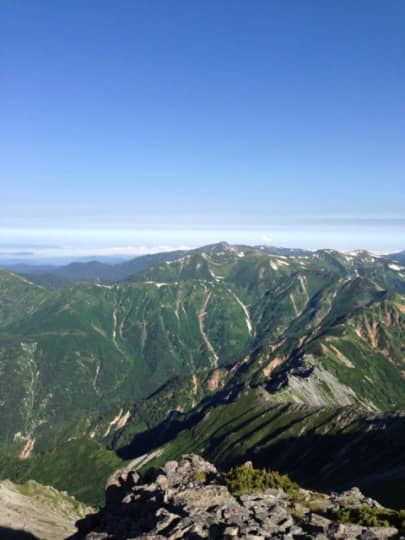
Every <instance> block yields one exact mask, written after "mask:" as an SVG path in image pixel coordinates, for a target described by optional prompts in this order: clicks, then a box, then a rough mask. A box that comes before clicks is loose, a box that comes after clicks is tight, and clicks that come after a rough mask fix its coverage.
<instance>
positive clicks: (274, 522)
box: [72, 454, 398, 540]
mask: <svg viewBox="0 0 405 540" xmlns="http://www.w3.org/2000/svg"><path fill="white" fill-rule="evenodd" d="M362 505H363V506H364V505H367V506H368V507H369V508H371V509H373V508H376V509H377V508H381V507H380V506H379V505H378V503H377V502H375V501H373V500H372V499H368V498H366V497H364V496H363V495H362V494H361V492H360V491H359V490H358V489H357V488H353V489H352V490H350V491H348V492H345V493H343V494H332V495H329V496H326V495H322V494H317V493H313V492H310V491H307V490H302V489H301V490H300V489H298V491H296V492H294V494H292V493H287V492H285V491H284V490H282V489H267V490H265V491H263V492H258V493H254V494H249V495H242V496H239V497H236V496H233V495H232V494H231V493H230V491H229V490H228V487H227V485H226V482H225V478H224V477H223V476H222V475H221V474H220V473H219V472H218V471H217V469H216V468H215V467H214V466H213V465H212V464H210V463H208V462H206V461H205V460H203V459H202V458H201V457H199V456H198V455H195V454H189V455H185V456H183V457H182V458H181V459H180V460H179V461H169V462H167V463H166V464H165V466H164V467H162V468H161V469H159V470H157V471H154V472H153V473H150V474H149V477H144V478H141V477H140V476H139V474H138V473H137V472H136V471H134V470H128V469H126V470H122V471H117V472H116V473H115V474H114V475H113V477H112V478H111V479H110V481H109V483H108V485H107V491H106V505H105V507H104V509H102V510H101V511H100V512H98V513H97V514H93V515H89V516H87V517H86V518H85V519H83V520H81V521H79V522H78V523H77V527H78V532H77V533H76V534H75V535H74V536H73V537H72V540H73V539H75V540H78V539H85V540H107V539H109V540H121V539H133V540H135V539H139V540H141V539H142V540H160V539H164V538H168V539H170V540H176V539H181V538H185V539H190V540H199V539H203V538H209V539H224V540H226V539H227V540H232V539H235V540H236V539H239V538H240V539H246V540H265V539H269V538H279V539H281V538H284V539H291V540H293V539H300V540H306V539H311V538H317V539H319V540H321V539H359V540H360V539H361V540H372V539H385V538H395V537H398V530H397V529H396V528H395V527H365V526H362V525H355V524H350V523H346V524H341V523H339V522H338V521H336V520H333V519H331V518H330V516H331V515H337V513H336V512H337V511H339V510H341V509H342V508H344V509H347V508H360V507H362ZM333 512H335V513H333ZM328 516H329V517H328Z"/></svg>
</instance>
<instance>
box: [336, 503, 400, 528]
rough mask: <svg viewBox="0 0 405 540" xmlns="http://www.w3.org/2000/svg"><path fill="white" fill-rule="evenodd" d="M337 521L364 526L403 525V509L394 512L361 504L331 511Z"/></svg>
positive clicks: (398, 526)
mask: <svg viewBox="0 0 405 540" xmlns="http://www.w3.org/2000/svg"><path fill="white" fill-rule="evenodd" d="M331 517H332V518H333V519H334V520H336V521H338V522H339V523H355V524H358V525H363V526H365V527H390V526H392V527H397V528H400V529H401V528H404V527H405V510H400V511H399V512H395V511H393V510H388V509H386V508H373V507H371V506H367V505H361V506H359V507H357V508H340V509H339V510H335V511H333V512H331Z"/></svg>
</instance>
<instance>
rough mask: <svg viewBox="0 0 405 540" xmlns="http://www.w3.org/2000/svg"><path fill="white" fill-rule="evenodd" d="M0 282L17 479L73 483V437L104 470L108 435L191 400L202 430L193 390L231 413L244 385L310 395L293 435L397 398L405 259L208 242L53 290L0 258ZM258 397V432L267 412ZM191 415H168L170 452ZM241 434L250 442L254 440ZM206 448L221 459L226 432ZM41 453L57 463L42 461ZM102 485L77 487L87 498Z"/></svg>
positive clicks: (1, 445) (0, 385) (296, 399)
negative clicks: (122, 274) (125, 272)
mask: <svg viewBox="0 0 405 540" xmlns="http://www.w3.org/2000/svg"><path fill="white" fill-rule="evenodd" d="M179 255H180V256H179ZM0 295H1V296H0V299H1V300H2V301H1V304H0V323H1V324H0V396H1V400H0V413H1V418H2V423H1V426H0V449H1V452H2V454H3V455H4V456H5V457H4V459H3V462H2V463H3V466H2V467H1V469H2V470H3V471H4V470H5V469H6V465H5V464H6V463H7V460H9V462H10V460H14V461H13V463H14V462H15V466H13V467H14V469H13V470H14V471H15V473H14V474H15V479H17V480H18V481H19V480H21V481H22V480H25V479H28V478H30V477H33V478H36V479H37V480H39V481H43V482H45V483H47V482H48V480H49V483H52V482H54V484H55V485H56V487H58V488H61V489H68V490H69V488H70V489H71V492H72V493H74V494H76V495H77V494H78V493H79V495H80V489H79V486H78V485H77V484H75V481H74V480H73V483H70V484H69V482H67V483H66V484H63V485H62V484H61V483H60V481H59V480H57V478H58V473H57V471H58V470H59V468H60V467H62V465H61V464H62V463H63V464H64V465H63V467H66V466H68V465H67V463H68V462H69V460H75V459H76V458H75V457H74V456H76V457H77V456H78V455H83V454H82V453H81V451H80V450H79V448H81V446H82V445H83V444H84V445H85V446H86V448H87V450H86V452H87V454H86V455H87V456H88V458H86V459H89V460H91V456H92V455H93V453H94V455H95V454H96V453H97V452H98V453H100V452H101V454H100V455H103V456H104V457H103V459H104V458H105V462H106V464H107V465H106V467H104V468H101V469H100V475H99V477H98V479H96V482H99V479H102V478H104V480H105V475H106V474H107V471H111V470H112V468H113V467H114V464H115V465H116V466H118V465H117V464H116V462H115V461H114V459H110V457H109V456H110V453H108V452H109V450H108V449H113V450H115V451H116V452H118V454H119V455H121V456H122V457H130V455H132V453H133V450H134V448H133V444H132V442H131V441H133V440H134V441H138V442H139V440H140V439H139V437H140V436H141V434H144V435H142V441H147V440H148V437H150V434H151V433H152V434H153V433H155V431H154V430H156V429H157V426H163V425H166V424H164V422H169V424H170V425H171V426H173V427H174V426H176V425H177V424H176V423H178V422H180V420H179V418H180V417H181V415H182V414H185V415H186V416H187V414H191V415H193V414H195V415H197V416H194V417H193V418H194V419H193V420H192V422H195V426H196V427H195V428H193V429H194V430H199V422H200V420H198V421H197V420H196V418H197V417H198V407H199V403H201V404H202V406H204V407H205V406H207V407H209V408H211V407H214V409H212V410H215V407H216V405H215V403H217V401H218V400H221V399H222V398H221V396H222V395H223V393H224V392H225V394H226V395H230V396H234V398H235V403H238V402H239V400H241V401H240V404H241V405H240V406H239V405H232V409H233V410H234V411H236V413H235V414H243V407H244V405H243V403H244V399H245V398H243V396H244V395H245V393H247V395H250V392H253V393H254V395H255V396H256V398H255V399H259V397H260V400H262V401H263V400H264V401H265V402H266V403H267V402H268V403H269V405H270V406H271V407H272V408H273V409H274V410H277V408H281V409H280V410H282V408H283V407H284V406H286V404H291V405H289V407H297V408H298V409H297V410H299V409H300V408H302V410H304V409H305V408H307V409H308V411H312V412H308V415H307V414H303V415H302V418H301V420H299V422H297V425H300V426H301V427H300V430H301V432H302V433H303V434H306V433H307V432H308V430H310V424H311V421H310V419H311V418H314V412H313V411H319V413H317V415H318V416H319V418H321V417H322V415H323V412H325V414H326V411H327V410H328V411H337V410H340V409H341V408H342V407H345V408H346V409H345V410H351V411H352V412H351V413H350V414H352V415H353V414H355V413H357V414H358V415H360V416H361V415H363V417H365V418H366V417H367V415H370V414H371V415H377V416H376V418H381V421H382V422H385V421H386V418H387V417H386V416H385V415H386V414H392V412H391V411H400V410H405V397H404V396H405V377H404V374H405V365H404V364H405V362H404V354H403V353H404V340H403V331H404V312H405V269H404V268H402V267H401V266H400V265H398V264H395V263H392V261H391V260H389V259H386V258H384V257H376V256H373V255H370V254H369V253H367V252H355V253H351V254H344V253H339V252H336V251H333V250H321V251H317V252H314V253H311V254H308V253H306V252H304V254H303V253H300V252H298V254H297V252H294V254H291V253H290V254H289V255H284V254H280V252H279V253H277V254H273V253H268V252H266V249H264V248H263V247H260V246H259V247H253V248H249V247H247V246H230V245H228V244H226V243H220V244H215V245H213V246H206V247H204V248H199V249H198V250H192V251H190V252H187V253H181V254H179V253H176V254H173V257H172V258H170V254H169V255H167V254H162V259H161V260H158V262H157V263H156V264H154V265H153V266H149V267H147V268H142V269H141V270H140V271H138V272H137V273H135V274H133V275H131V276H129V277H127V278H126V280H124V281H119V282H118V283H110V284H107V283H100V282H96V283H78V284H76V285H74V286H72V287H70V288H65V289H63V290H51V289H48V288H45V287H42V286H38V285H36V284H33V283H30V282H29V281H28V280H27V279H26V278H22V277H21V276H18V275H14V274H12V273H8V272H6V271H1V272H0ZM263 396H264V397H263ZM242 405H243V406H242ZM224 406H225V405H224ZM196 407H197V409H196ZM225 407H231V405H229V404H227V405H226V406H225ZM254 408H256V405H255V406H254ZM190 410H197V412H195V413H188V411H190ZM226 410H228V409H226ZM257 410H259V411H261V412H260V413H259V416H260V415H262V416H263V422H264V423H265V424H266V425H267V424H268V426H269V427H268V429H269V430H270V432H269V433H270V434H269V436H270V435H271V433H272V432H271V429H272V428H271V426H272V425H273V426H274V425H275V424H274V422H273V420H272V413H271V411H270V409H269V412H268V413H265V412H263V411H262V409H260V408H259V409H257ZM293 410H294V409H289V410H288V411H287V412H286V413H285V414H286V419H288V418H290V417H291V418H292V417H293V416H294V414H295V413H294V414H293ZM238 411H239V412H238ZM224 414H225V413H224ZM226 414H228V413H226ZM232 414H233V413H232ZM398 414H400V413H398ZM179 415H180V417H179ZM364 415H365V416H364ZM315 416H316V415H315ZM318 416H316V417H317V418H318ZM187 418H188V416H187ZM190 418H191V417H190ZM267 418H268V420H267ZM331 418H332V416H331ZM400 418H401V416H400ZM221 421H222V417H220V419H219V422H221ZM376 421H377V420H376ZM187 422H188V420H187V421H186V423H185V424H184V425H183V428H182V429H181V430H180V431H181V432H182V433H183V435H181V434H179V433H178V432H177V431H176V429H177V428H176V429H174V432H173V433H172V431H171V429H170V430H169V432H168V433H169V434H170V438H169V439H168V440H167V441H165V443H164V444H165V445H169V446H168V448H169V450H167V452H170V448H171V446H170V445H173V448H177V446H178V442H176V441H178V440H180V439H179V437H189V435H187V433H188V427H187ZM224 422H225V418H224ZM294 422H295V420H294ZM325 422H326V424H328V425H329V423H330V422H331V419H329V417H327V418H326V419H325ZM162 423H163V424H162ZM358 425H359V432H360V433H361V432H362V429H363V428H364V425H365V424H364V423H363V424H362V423H361V422H360V420H359V421H358ZM184 426H185V427H184ZM218 427H220V426H219V424H218ZM270 428H271V429H270ZM266 429H267V428H266ZM342 429H343V428H342ZM345 429H346V428H345ZM389 429H390V428H389ZM259 431H260V430H259ZM191 432H192V430H191ZM201 433H202V432H201ZM207 433H209V432H207ZM337 433H338V435H339V437H341V436H342V437H343V436H344V437H347V436H348V434H347V432H346V431H344V430H343V434H342V433H340V432H339V430H338V431H337ZM148 434H149V435H148ZM315 435H316V436H318V435H319V437H321V439H322V440H326V439H325V433H323V431H322V430H321V431H319V430H318V429H317V430H316V433H315ZM294 436H295V437H297V435H296V434H295V435H294ZM199 437H200V438H201V437H202V434H201V435H199ZM212 437H213V435H212ZM212 437H211V435H210V438H212ZM339 437H337V436H336V437H335V439H334V440H338V439H339ZM270 438H271V439H272V440H273V439H274V436H273V435H271V437H270ZM244 439H246V440H245V441H244V442H243V444H242V440H244ZM299 439H300V437H298V438H297V440H299ZM304 439H305V437H304V438H303V439H301V440H304ZM201 440H205V439H204V437H202V439H201ZM242 440H241V445H242V446H241V447H242V448H244V447H245V446H246V445H247V448H251V447H252V445H253V446H254V441H255V440H256V439H255V437H254V436H253V434H250V433H247V434H244V433H243V437H242ZM308 440H309V439H308ZM142 444H143V449H144V451H145V452H147V453H148V452H150V451H151V450H153V448H155V446H154V444H152V445H151V446H148V445H147V444H146V443H145V442H143V443H142ZM190 444H191V448H192V449H193V451H194V446H193V445H194V442H192V443H191V442H190ZM322 444H323V443H322ZM66 445H69V446H68V448H69V451H68V452H67V454H66V453H65V450H64V448H66ZM180 446H181V445H180ZM180 446H179V447H180ZM197 446H198V445H197ZM200 446H201V445H200ZM200 446H198V447H196V451H199V452H200V451H202V450H204V449H203V448H201V447H200ZM295 446H297V445H295ZM298 446H299V445H298ZM141 447H142V445H140V448H141ZM125 448H130V449H131V452H130V453H129V454H128V453H126V451H125V450H124V449H125ZM165 448H166V446H165ZM218 448H219V449H221V448H222V449H223V451H224V452H225V454H224V455H225V456H227V457H226V460H228V458H229V461H230V462H232V459H233V457H232V456H233V453H232V452H231V453H229V451H228V450H226V449H225V448H224V442H223V441H222V442H220V443H219V444H218ZM183 450H184V451H185V450H186V449H184V448H183V447H182V451H183ZM139 451H140V450H139V449H135V454H136V455H138V454H139ZM284 451H285V450H283V452H284ZM104 452H107V454H105V455H104ZM164 452H165V456H166V455H167V454H166V450H164ZM112 455H114V454H112ZM18 456H20V459H19V458H18ZM44 456H45V457H44ZM269 456H271V460H273V461H274V460H275V458H274V456H273V454H272V453H271V454H269ZM207 457H208V458H209V459H213V460H214V461H215V460H219V459H220V458H219V457H218V456H216V455H214V454H212V455H211V454H209V455H208V454H207ZM21 458H23V459H22V461H21ZM117 459H118V458H117ZM224 459H225V458H224ZM269 459H270V457H269ZM47 460H50V462H51V463H53V466H52V469H53V471H55V472H52V470H51V469H49V472H48V473H46V466H45V465H42V463H46V462H47ZM226 460H225V461H226ZM325 466H326V465H325ZM389 466H390V461H389V460H387V468H389ZM62 470H63V469H62ZM103 471H104V472H103ZM0 472H1V471H0ZM287 472H290V471H287ZM293 472H294V471H293ZM2 474H4V472H3V473H2ZM336 474H337V473H336V472H335V475H336ZM381 474H382V473H381ZM30 475H31V476H30ZM13 479H14V478H13ZM304 480H305V479H304ZM360 480H361V481H363V480H362V479H360ZM101 483H102V482H101ZM97 485H98V486H99V485H101V484H94V486H97ZM91 489H93V487H92V486H89V490H91ZM94 490H95V491H97V493H100V492H99V491H98V490H99V487H94ZM98 496H99V495H97V494H95V495H94V497H93V498H92V496H91V493H90V494H89V492H87V493H86V494H84V497H87V498H86V502H90V503H92V504H97V503H98V502H99V499H98V498H97V497H98ZM82 497H83V494H82Z"/></svg>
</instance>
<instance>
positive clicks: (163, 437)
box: [116, 386, 241, 459]
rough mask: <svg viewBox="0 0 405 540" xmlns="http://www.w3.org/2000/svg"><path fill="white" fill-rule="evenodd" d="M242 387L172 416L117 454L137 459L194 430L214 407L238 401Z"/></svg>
mask: <svg viewBox="0 0 405 540" xmlns="http://www.w3.org/2000/svg"><path fill="white" fill-rule="evenodd" d="M240 389H241V387H239V386H238V387H236V386H235V387H234V388H232V389H231V390H223V391H220V392H218V393H217V394H215V397H214V398H213V397H212V396H209V397H207V398H205V399H203V400H202V401H201V403H200V404H199V405H198V406H197V408H196V409H194V410H193V411H191V412H190V413H187V414H177V415H173V413H172V414H170V415H169V417H168V418H167V419H165V420H164V421H163V422H161V423H160V424H158V425H157V426H155V427H153V428H152V429H148V430H145V431H142V432H141V433H137V434H136V435H135V437H134V438H133V439H132V441H131V442H130V443H129V444H127V445H125V446H123V447H121V448H119V449H118V450H117V451H116V453H117V455H118V456H119V457H120V458H122V459H135V458H137V457H139V456H142V455H143V454H145V453H146V452H150V451H151V450H153V449H155V448H157V447H158V446H161V445H163V444H165V443H167V442H168V441H170V440H172V439H174V438H175V437H176V436H177V435H178V434H179V433H180V432H181V431H183V430H189V429H192V428H193V427H194V426H196V425H197V424H198V423H199V422H200V421H201V420H202V419H203V418H204V416H205V414H206V412H207V411H208V410H209V409H210V408H211V407H212V406H213V405H221V404H225V403H229V402H231V401H233V400H234V399H236V397H237V395H238V394H239V391H240Z"/></svg>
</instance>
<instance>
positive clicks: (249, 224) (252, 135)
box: [0, 0, 405, 254]
mask: <svg viewBox="0 0 405 540" xmlns="http://www.w3.org/2000/svg"><path fill="white" fill-rule="evenodd" d="M404 28H405V3H404V2H402V1H401V0H391V1H390V2H384V1H383V0H380V1H375V0H357V1H355V2H354V1H352V0H333V1H332V0H331V1H327V2H326V1H324V0H318V1H315V0H305V1H303V0H250V1H243V2H242V1H237V0H233V1H231V0H226V1H225V0H215V1H214V0H204V1H202V0H195V1H193V2H190V1H188V0H187V1H186V0H184V1H183V0H146V1H142V0H135V1H132V0H131V1H125V0H120V1H118V2H115V1H112V0H109V1H106V0H85V1H83V0H57V1H54V0H52V1H41V0H36V1H35V2H26V1H21V0H3V1H2V2H1V6H0V118H1V125H2V127H1V130H0V162H1V166H0V182H1V199H0V248H1V245H3V246H6V245H7V246H8V247H7V249H8V250H9V248H10V245H15V246H17V248H16V249H20V248H21V247H22V246H25V245H34V246H35V245H37V246H38V249H40V247H39V246H41V245H49V244H51V245H55V246H58V248H57V249H59V247H60V248H64V249H65V250H69V249H70V252H71V253H72V254H73V253H76V252H77V253H78V254H79V253H82V252H84V251H86V250H90V248H91V249H93V250H104V251H105V252H108V251H111V252H114V250H116V249H118V251H119V249H121V251H125V250H126V251H128V252H129V251H131V249H132V252H134V253H135V252H136V251H137V250H138V251H142V250H145V249H146V250H147V249H149V248H150V249H157V248H162V249H163V248H169V247H177V246H179V245H182V246H188V245H190V246H191V245H195V244H200V243H205V242H206V241H207V242H210V241H215V240H229V241H233V242H237V241H240V242H248V243H261V242H269V243H274V244H283V245H288V246H291V245H298V246H301V247H312V248H316V247H337V248H339V249H352V248H357V247H365V248H368V249H375V250H384V249H387V250H388V249H390V250H394V249H400V248H402V249H403V248H404V247H405V187H404V186H405V182H404V173H405V99H404V96H405V32H404ZM41 249H42V248H41ZM75 250H76V251H75Z"/></svg>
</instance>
